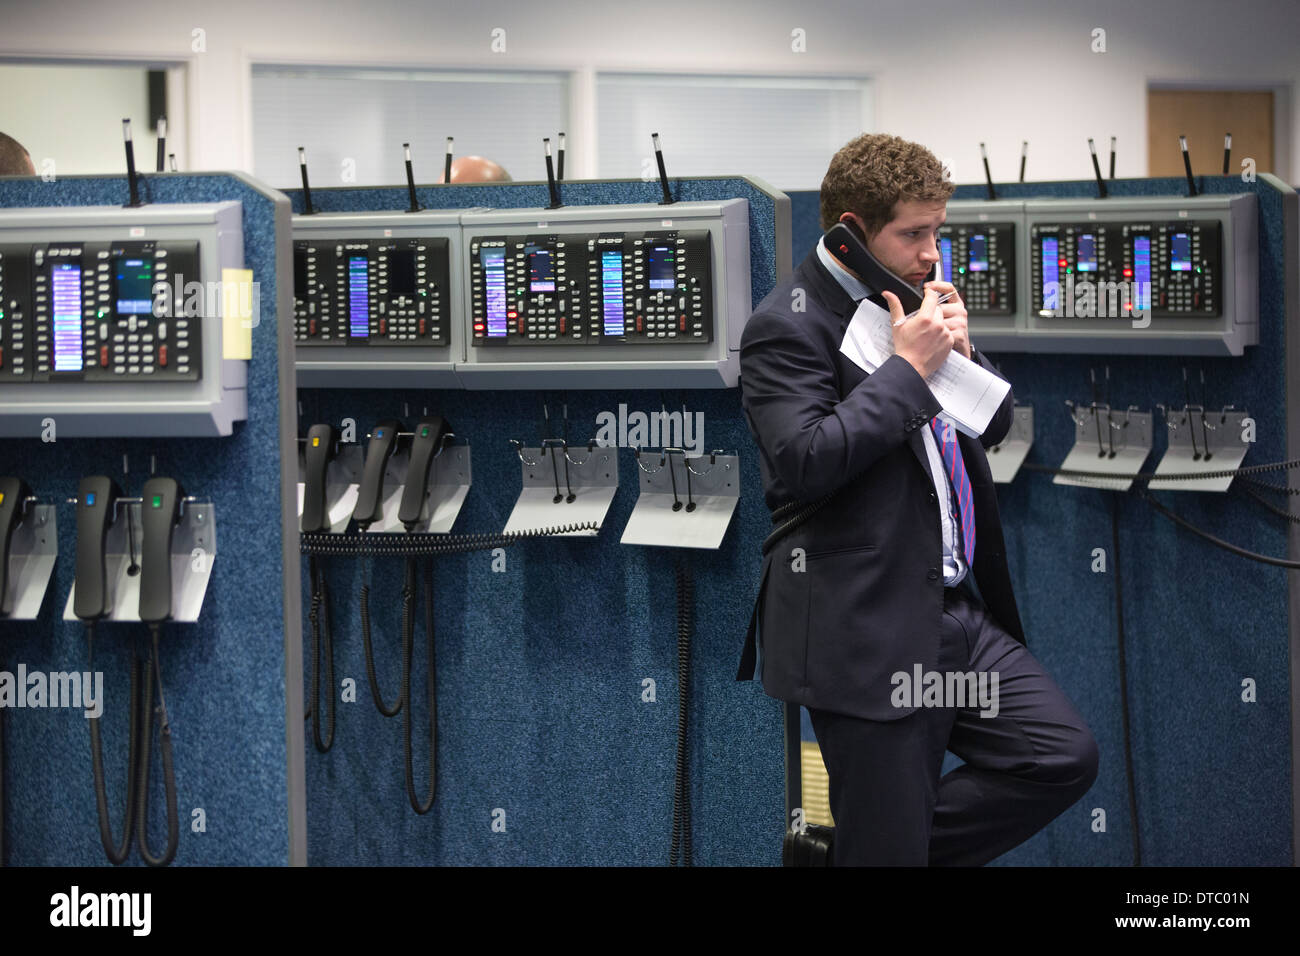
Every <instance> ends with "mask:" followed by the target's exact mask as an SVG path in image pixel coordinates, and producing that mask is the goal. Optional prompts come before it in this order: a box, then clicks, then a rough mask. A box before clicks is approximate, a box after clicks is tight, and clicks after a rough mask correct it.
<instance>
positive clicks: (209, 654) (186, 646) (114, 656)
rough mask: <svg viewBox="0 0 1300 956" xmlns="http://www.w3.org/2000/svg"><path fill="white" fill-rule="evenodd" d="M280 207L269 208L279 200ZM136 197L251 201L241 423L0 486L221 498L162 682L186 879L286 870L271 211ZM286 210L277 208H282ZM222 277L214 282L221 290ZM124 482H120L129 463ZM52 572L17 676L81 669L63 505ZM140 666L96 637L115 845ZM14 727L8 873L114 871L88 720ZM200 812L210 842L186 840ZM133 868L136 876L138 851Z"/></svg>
mask: <svg viewBox="0 0 1300 956" xmlns="http://www.w3.org/2000/svg"><path fill="white" fill-rule="evenodd" d="M126 195H127V187H126V181H125V179H124V178H117V177H94V178H72V179H64V180H59V181H57V182H50V183H46V182H41V181H39V180H30V179H27V180H18V179H8V180H0V207H7V208H13V207H23V206H83V205H120V204H121V203H122V202H123V201H124V200H125V199H126ZM272 195H274V194H272ZM142 196H143V198H144V199H145V200H147V201H149V202H153V203H159V204H162V203H184V202H215V201H219V200H228V199H234V200H239V201H240V202H242V203H243V224H244V257H245V262H246V264H247V267H248V268H250V269H252V270H253V273H254V279H256V280H257V281H259V282H260V283H261V288H262V293H263V295H262V300H261V313H260V316H261V318H260V323H259V325H258V327H257V328H255V329H254V330H253V353H252V354H253V359H252V361H251V363H250V364H249V368H248V406H249V410H248V418H249V420H248V421H247V422H245V423H243V424H239V425H236V426H235V432H234V434H233V435H231V436H230V437H228V438H215V439H214V438H207V439H88V438H60V439H59V440H58V441H57V442H54V443H52V444H43V443H42V442H40V441H38V440H34V439H33V440H27V439H3V440H0V473H2V474H18V475H21V476H23V477H25V478H26V479H27V480H28V482H29V483H30V484H31V485H32V487H33V490H34V491H35V492H36V494H38V495H40V496H42V497H43V498H46V499H51V498H57V499H60V500H64V499H67V498H69V497H73V496H75V495H76V489H77V482H78V480H79V479H80V478H81V477H82V476H83V475H88V474H108V475H111V476H113V477H114V478H115V479H116V480H117V481H118V484H119V485H121V486H122V490H123V493H124V494H126V495H139V494H140V490H141V487H142V485H143V484H144V481H145V480H146V479H147V478H148V476H149V467H150V457H151V456H152V457H153V458H154V460H155V462H156V467H157V473H158V474H160V475H167V476H171V477H175V478H176V479H178V480H179V481H180V483H181V485H182V487H184V488H185V490H186V491H187V492H188V493H189V494H192V495H196V496H199V497H205V498H208V499H210V500H211V501H212V502H213V503H214V506H215V514H216V521H217V529H216V534H217V556H216V559H215V562H214V565H213V571H212V578H211V581H210V584H209V587H208V592H207V598H206V601H205V603H204V613H203V619H202V620H201V621H199V622H198V623H196V624H174V625H166V626H164V628H163V635H162V673H163V681H164V688H165V691H166V698H167V708H168V714H169V717H170V719H171V727H172V736H173V740H174V745H175V767H176V784H177V791H178V801H179V807H180V826H181V839H180V849H179V852H178V853H177V856H176V864H177V865H180V864H205V865H248V864H255V865H284V864H285V863H287V862H288V805H287V799H286V781H285V773H286V771H285V725H284V714H285V704H284V702H285V691H284V651H283V633H284V625H283V611H284V601H283V595H282V587H281V581H282V578H283V561H282V558H281V546H282V544H281V542H282V537H281V531H280V495H279V474H280V455H279V438H278V430H277V429H278V425H277V421H278V406H277V402H278V395H279V386H278V379H277V366H276V362H277V348H276V318H277V317H276V309H275V289H276V272H275V231H274V230H275V226H274V210H275V208H276V205H277V203H276V201H275V200H274V199H273V198H271V196H268V195H266V194H264V193H263V192H259V191H258V190H257V189H254V188H252V187H250V186H249V185H248V183H247V182H245V181H243V180H241V179H238V178H236V177H233V176H229V175H224V174H202V175H199V174H196V175H178V174H170V175H166V176H158V177H154V176H147V177H145V180H144V183H143V185H142ZM281 201H282V200H281ZM216 278H217V279H220V277H219V276H218V277H216ZM124 455H126V456H127V458H128V462H129V466H130V473H129V475H127V476H126V477H125V478H124V477H123V474H122V468H123V456H124ZM58 522H59V559H58V562H57V564H56V565H55V574H54V579H53V581H52V583H51V587H50V591H49V593H47V595H46V600H45V605H44V608H43V609H42V614H41V617H40V618H39V619H38V620H36V621H34V622H8V623H0V635H2V636H0V661H3V663H4V666H5V667H6V668H8V669H9V670H11V671H12V670H14V669H16V667H17V666H18V664H19V663H23V664H25V665H26V666H27V668H28V670H29V671H33V670H41V671H47V672H48V671H64V670H85V669H86V668H87V666H88V663H87V648H86V637H85V630H84V627H83V625H81V624H80V623H77V622H65V621H63V607H64V602H65V601H66V599H67V596H68V592H69V590H70V588H71V587H72V582H73V577H74V565H75V560H74V558H75V544H76V533H75V532H76V521H75V514H74V509H73V508H72V506H70V505H60V506H59V509H58ZM132 638H135V639H136V640H138V641H139V644H140V648H141V651H142V652H143V650H144V648H145V645H146V642H147V631H146V630H145V628H144V626H143V625H138V624H137V625H128V624H117V625H102V626H101V627H100V628H99V630H98V636H97V639H96V641H95V661H94V666H95V669H96V670H102V671H103V672H104V681H105V694H106V698H107V702H106V705H105V712H104V717H103V721H102V725H103V736H104V752H105V764H106V766H107V774H108V796H109V804H110V807H111V808H113V809H112V815H111V816H112V820H113V828H114V831H115V832H116V833H120V825H121V809H120V808H121V801H122V799H123V795H124V784H125V772H126V735H127V734H126V730H127V724H126V719H127V714H126V702H127V697H128V694H127V667H128V663H129V660H130V656H131V652H130V642H131V640H132ZM4 717H5V733H6V738H5V745H6V746H5V758H4V759H5V772H6V784H7V793H6V795H5V799H6V802H7V813H6V815H5V843H6V857H7V860H6V862H8V863H9V864H13V865H43V866H91V865H96V864H104V863H105V862H106V860H105V856H104V852H103V850H102V849H101V847H100V840H99V829H98V823H97V816H96V811H95V794H94V789H93V787H92V784H91V769H90V744H89V731H88V727H87V722H86V719H85V718H84V717H83V716H82V713H81V712H80V711H75V710H67V709H45V710H32V709H23V710H10V711H7V712H6V713H5V714H4ZM154 738H155V745H154V749H155V754H154V759H153V777H154V779H153V782H152V786H151V789H150V796H151V801H150V811H151V819H152V821H153V823H152V827H151V842H152V844H153V846H154V848H155V849H160V848H161V847H162V845H163V843H164V838H165V835H166V834H165V827H164V824H163V813H162V811H163V806H164V804H163V799H162V782H161V774H160V770H159V766H160V763H161V758H160V757H159V756H158V753H157V743H156V739H157V734H156V733H155V735H154ZM199 808H201V809H202V810H203V811H204V813H205V814H206V827H207V829H206V832H205V833H195V832H192V829H191V820H192V813H193V811H194V810H195V809H199ZM131 861H132V863H139V857H138V855H137V854H135V853H134V852H133V853H132V856H131Z"/></svg>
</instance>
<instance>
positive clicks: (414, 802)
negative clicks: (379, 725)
mask: <svg viewBox="0 0 1300 956" xmlns="http://www.w3.org/2000/svg"><path fill="white" fill-rule="evenodd" d="M422 564H423V569H422V572H417V567H416V559H415V558H413V557H412V558H407V559H406V581H405V584H404V585H403V588H402V693H401V703H403V704H405V705H406V706H405V707H404V708H403V709H402V750H403V756H404V758H405V761H406V798H407V799H408V800H409V801H410V802H411V809H412V810H414V811H415V812H416V813H418V814H421V815H423V814H426V813H428V812H429V811H430V810H431V809H432V808H433V801H434V798H435V797H436V796H437V792H438V692H437V684H438V677H437V664H436V658H435V651H434V636H433V558H426V559H425V560H424V561H423V562H422ZM417 574H418V576H419V577H420V579H421V582H422V585H423V586H422V588H421V590H422V591H423V595H424V648H425V660H426V670H425V694H426V696H427V697H428V701H429V716H428V720H427V725H426V726H427V729H428V737H429V790H428V795H427V796H426V797H425V798H424V800H420V798H419V797H418V796H416V793H415V768H414V764H415V760H414V754H413V748H412V746H411V723H412V721H413V720H414V716H413V714H414V710H415V708H414V706H413V703H412V700H411V657H412V654H413V652H414V648H415V613H414V611H415V609H414V606H413V605H414V603H415V588H416V577H417Z"/></svg>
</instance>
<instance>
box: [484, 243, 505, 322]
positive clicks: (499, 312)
mask: <svg viewBox="0 0 1300 956" xmlns="http://www.w3.org/2000/svg"><path fill="white" fill-rule="evenodd" d="M483 285H484V290H485V292H486V294H487V334H488V338H490V339H504V338H505V337H506V334H507V332H508V329H507V328H506V251H505V249H502V248H500V247H494V246H488V247H486V248H484V249H483Z"/></svg>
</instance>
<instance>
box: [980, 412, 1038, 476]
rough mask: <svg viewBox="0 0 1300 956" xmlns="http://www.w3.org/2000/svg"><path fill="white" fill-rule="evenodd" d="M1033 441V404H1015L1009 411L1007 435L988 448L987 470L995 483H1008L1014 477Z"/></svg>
mask: <svg viewBox="0 0 1300 956" xmlns="http://www.w3.org/2000/svg"><path fill="white" fill-rule="evenodd" d="M1033 443H1034V406H1032V405H1017V406H1015V407H1014V408H1013V409H1012V412H1011V428H1010V429H1009V430H1008V431H1007V437H1006V438H1004V439H1002V441H1000V442H998V443H997V444H996V445H994V446H993V447H992V448H990V449H988V460H989V470H990V471H992V472H993V482H994V483H995V484H999V485H1005V484H1010V483H1011V481H1012V480H1014V479H1015V477H1016V472H1018V471H1019V470H1020V466H1021V465H1022V464H1024V461H1025V456H1026V455H1028V454H1029V448H1030V446H1031V445H1033Z"/></svg>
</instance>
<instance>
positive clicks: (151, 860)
mask: <svg viewBox="0 0 1300 956" xmlns="http://www.w3.org/2000/svg"><path fill="white" fill-rule="evenodd" d="M158 631H159V626H158V624H157V622H153V623H150V625H149V632H150V635H151V637H152V644H153V653H152V655H151V663H152V671H153V674H152V677H153V681H151V680H150V679H149V676H150V675H146V676H145V685H144V709H143V711H142V712H141V718H142V724H143V726H142V727H141V728H140V729H141V735H142V737H143V741H142V743H143V747H142V748H141V753H140V777H139V780H138V782H137V786H138V788H139V804H140V813H139V817H138V826H137V830H138V835H139V838H140V855H141V856H142V857H144V861H145V862H146V863H148V864H149V865H150V866H166V865H167V864H168V863H170V862H171V861H172V860H173V859H174V858H175V857H176V848H177V846H179V844H180V820H179V813H178V812H177V806H176V771H175V768H174V767H173V765H172V728H171V723H170V722H169V721H168V719H167V701H166V698H164V697H163V684H162V665H161V663H160V660H159V657H160V655H159V650H158ZM149 663H150V662H146V665H145V667H146V670H147V669H149ZM154 682H156V683H157V685H158V738H159V745H160V747H161V749H162V766H163V788H164V791H165V793H166V800H167V846H166V848H165V849H164V851H163V853H162V855H161V856H157V855H155V854H154V853H153V851H152V850H151V849H150V848H149V832H148V830H149V826H148V824H149V765H150V763H151V759H150V758H151V750H152V747H153V721H152V720H151V719H150V718H151V717H152V714H151V713H150V711H152V710H153V687H154Z"/></svg>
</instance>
